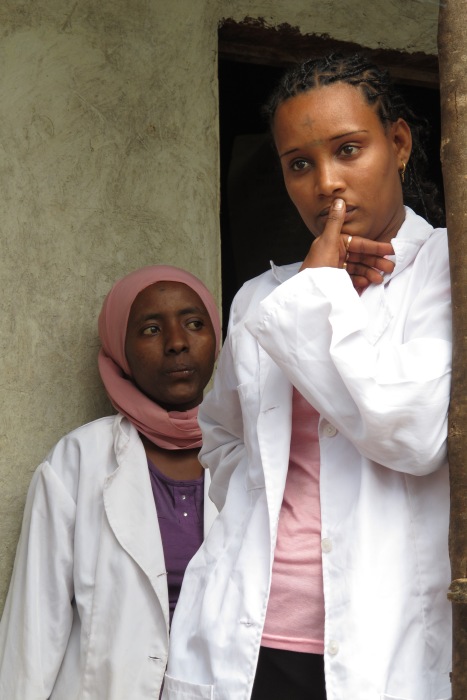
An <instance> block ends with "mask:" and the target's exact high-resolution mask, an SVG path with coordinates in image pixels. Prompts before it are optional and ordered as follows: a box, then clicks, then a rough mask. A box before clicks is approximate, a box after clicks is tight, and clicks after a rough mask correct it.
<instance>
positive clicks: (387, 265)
mask: <svg viewBox="0 0 467 700" xmlns="http://www.w3.org/2000/svg"><path fill="white" fill-rule="evenodd" d="M347 262H348V263H354V264H358V263H361V264H362V265H364V266H365V267H373V268H376V269H377V270H380V271H381V272H386V273H388V274H390V273H391V272H392V271H393V270H394V268H395V263H394V262H393V261H392V260H388V259H387V258H381V257H380V256H378V255H367V254H364V253H351V254H349V256H348V258H347Z"/></svg>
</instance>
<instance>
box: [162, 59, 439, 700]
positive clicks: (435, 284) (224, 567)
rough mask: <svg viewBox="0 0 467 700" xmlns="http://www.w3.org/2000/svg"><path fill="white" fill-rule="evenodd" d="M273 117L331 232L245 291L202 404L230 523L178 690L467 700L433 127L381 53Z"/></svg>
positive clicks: (307, 213)
mask: <svg viewBox="0 0 467 700" xmlns="http://www.w3.org/2000/svg"><path fill="white" fill-rule="evenodd" d="M267 111H268V114H269V119H270V123H271V129H272V135H273V138H274V143H275V146H276V149H277V152H278V156H279V159H280V163H281V167H282V172H283V176H284V182H285V185H286V188H287V191H288V194H289V196H290V198H291V200H292V202H293V203H294V205H295V206H296V207H297V209H298V211H299V213H300V215H301V217H302V218H303V220H304V222H305V223H306V225H307V227H308V228H309V230H310V232H311V233H312V234H313V237H314V239H313V242H312V244H311V246H310V249H309V251H308V253H307V255H306V257H305V259H304V260H303V261H302V262H301V263H297V264H296V265H288V266H285V267H276V266H274V265H272V269H271V271H269V272H267V273H265V274H263V275H261V276H260V277H258V278H256V279H254V280H251V281H250V282H247V283H246V284H245V285H244V286H243V288H242V289H241V290H240V292H239V293H238V294H237V296H236V298H235V300H234V302H233V306H232V310H231V316H230V325H229V333H228V337H227V340H226V343H225V344H224V349H223V351H222V354H221V358H220V362H219V367H218V371H217V375H216V378H215V381H214V387H213V390H212V392H211V393H210V394H209V395H208V396H207V397H206V399H205V401H204V402H203V404H202V407H201V409H200V413H199V418H200V425H201V428H202V431H203V448H202V451H201V453H200V458H201V460H202V462H203V463H204V465H205V466H206V467H208V468H209V469H210V471H211V476H212V483H211V489H210V495H211V497H212V498H213V500H214V501H215V503H216V505H217V506H218V508H219V510H220V514H219V516H218V518H217V519H216V521H215V523H214V525H213V528H212V530H211V531H210V533H209V535H208V537H207V539H206V541H205V542H204V544H203V546H202V547H201V549H200V550H199V551H198V553H197V554H196V555H195V557H194V558H193V560H192V561H191V563H190V565H189V567H188V570H187V573H186V576H185V581H184V587H183V591H182V594H181V598H180V600H179V605H178V607H177V610H176V613H175V617H174V623H173V627H172V637H171V652H170V656H169V665H168V669H167V674H166V679H165V688H164V694H163V697H164V698H165V699H166V700H182V699H183V700H200V699H201V698H203V699H207V698H210V699H211V700H248V699H249V698H253V700H447V698H449V697H450V694H451V693H450V682H449V670H450V659H451V653H450V636H451V622H450V607H449V603H448V601H447V598H446V591H447V588H448V586H449V581H450V573H449V560H448V546H447V535H448V511H449V483H448V467H447V461H446V433H447V409H448V402H449V392H450V372H451V307H450V280H449V266H448V250H447V237H446V231H445V229H441V228H433V226H432V224H434V225H435V226H436V225H438V221H437V217H438V216H439V214H440V210H439V209H437V208H436V207H435V206H433V204H434V199H433V188H432V186H430V185H427V183H426V182H425V180H424V176H423V170H422V166H423V160H424V158H423V155H424V154H423V149H422V147H421V145H420V140H419V139H420V136H421V135H422V134H421V123H420V122H417V121H416V120H415V119H414V115H413V114H412V113H411V111H410V110H409V109H408V108H407V107H406V105H405V104H404V102H403V101H402V99H401V98H400V97H399V96H398V95H397V93H396V92H395V91H394V88H393V87H392V85H391V84H390V81H389V79H388V77H387V75H386V74H385V73H384V72H383V71H381V70H379V69H378V68H377V67H376V66H374V65H372V64H371V63H369V62H368V61H367V60H366V59H365V58H362V57H361V56H350V57H342V56H336V55H332V56H329V57H326V58H324V59H318V60H314V61H306V62H305V63H304V64H303V65H301V66H299V67H297V68H295V69H292V70H291V71H290V72H289V73H287V74H286V76H285V77H284V78H283V80H282V81H281V83H280V85H279V86H278V88H277V90H276V92H275V93H274V94H273V96H272V97H271V99H270V101H269V104H268V107H267ZM404 198H406V199H405V202H406V203H404ZM409 203H410V204H411V205H412V206H416V207H417V210H418V211H419V212H421V213H422V214H423V218H422V216H419V215H418V214H416V213H414V211H413V209H412V208H410V206H408V204H409ZM433 217H434V218H433ZM427 219H431V222H430V223H429V221H428V220H427Z"/></svg>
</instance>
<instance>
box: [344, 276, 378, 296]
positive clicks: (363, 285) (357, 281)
mask: <svg viewBox="0 0 467 700" xmlns="http://www.w3.org/2000/svg"><path fill="white" fill-rule="evenodd" d="M350 279H351V280H352V284H353V286H354V288H355V289H356V290H357V292H358V293H359V294H360V293H361V292H363V291H364V290H365V289H367V287H369V286H370V284H371V283H370V282H369V281H368V280H367V278H366V277H361V276H360V275H350ZM381 281H382V279H381Z"/></svg>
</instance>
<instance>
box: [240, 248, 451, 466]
mask: <svg viewBox="0 0 467 700" xmlns="http://www.w3.org/2000/svg"><path fill="white" fill-rule="evenodd" d="M425 257H426V261H425V264H419V265H418V268H417V274H418V275H419V277H418V279H420V277H422V276H424V275H426V283H423V282H420V283H419V284H417V285H415V287H412V288H413V289H416V293H414V298H413V299H412V300H411V302H410V305H409V312H408V314H407V318H406V319H405V325H404V332H403V333H402V336H403V340H402V342H400V343H395V342H391V340H390V339H389V340H387V339H386V340H385V341H384V342H381V343H375V342H372V340H371V334H368V333H367V332H366V331H367V328H368V326H369V321H370V319H369V318H368V313H367V310H366V308H365V306H364V304H363V302H362V299H360V297H359V296H358V294H357V293H356V292H355V290H354V289H353V287H352V283H351V280H350V277H349V276H348V275H347V273H346V272H345V271H343V270H338V269H334V268H317V269H306V270H304V271H302V272H300V273H298V274H297V275H295V276H294V277H293V278H292V279H290V280H288V281H287V282H284V283H283V284H282V285H281V286H280V287H278V288H277V289H276V290H275V291H274V292H272V293H271V294H270V295H268V297H266V298H265V299H264V300H263V301H262V303H261V304H260V305H259V307H257V308H256V310H255V311H254V312H253V314H252V315H251V316H250V317H249V318H248V319H247V321H246V327H247V329H248V330H249V331H250V333H252V334H253V336H254V337H255V338H256V339H257V341H258V342H259V344H260V345H261V346H262V347H263V348H264V350H265V351H266V352H267V353H268V354H269V355H270V357H272V359H273V360H274V361H275V362H276V363H277V364H278V365H279V366H280V368H281V369H282V371H283V372H284V373H285V374H286V375H287V377H288V379H289V380H290V381H291V382H292V384H293V385H294V386H296V387H297V389H298V390H299V391H300V392H301V393H302V394H303V396H305V398H307V400H308V401H309V402H310V403H311V404H312V405H313V406H314V407H315V408H316V410H318V411H319V412H320V413H321V415H323V416H324V417H325V418H326V419H327V420H329V421H330V422H331V423H332V424H333V425H334V426H335V427H336V428H337V429H338V430H339V431H340V432H341V433H342V434H343V435H344V436H345V437H347V438H348V440H349V441H351V442H352V443H353V444H354V446H355V447H356V448H357V450H358V451H359V452H360V453H361V454H362V455H363V456H364V457H366V458H368V459H370V460H373V461H375V462H378V463H379V464H382V465H384V466H386V467H389V468H391V469H394V470H397V471H401V472H406V473H410V474H414V475H422V474H427V473H430V472H432V471H435V470H436V469H437V468H439V467H440V466H441V465H442V464H443V463H445V459H446V435H447V410H448V403H449V393H450V370H451V335H450V333H451V330H450V329H451V307H450V283H449V266H448V261H447V250H446V247H445V245H444V247H443V245H437V246H436V247H435V250H434V251H432V254H431V256H430V257H428V255H426V256H425ZM395 313H397V312H395Z"/></svg>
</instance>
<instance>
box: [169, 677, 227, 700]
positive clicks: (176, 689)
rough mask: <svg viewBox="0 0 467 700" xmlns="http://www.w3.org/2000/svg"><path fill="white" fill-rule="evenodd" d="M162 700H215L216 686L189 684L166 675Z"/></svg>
mask: <svg viewBox="0 0 467 700" xmlns="http://www.w3.org/2000/svg"><path fill="white" fill-rule="evenodd" d="M162 700H214V686H213V685H199V684H195V683H187V682H186V681H180V680H178V679H177V678H172V677H171V676H169V675H168V674H167V673H166V674H165V679H164V692H163V693H162Z"/></svg>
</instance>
